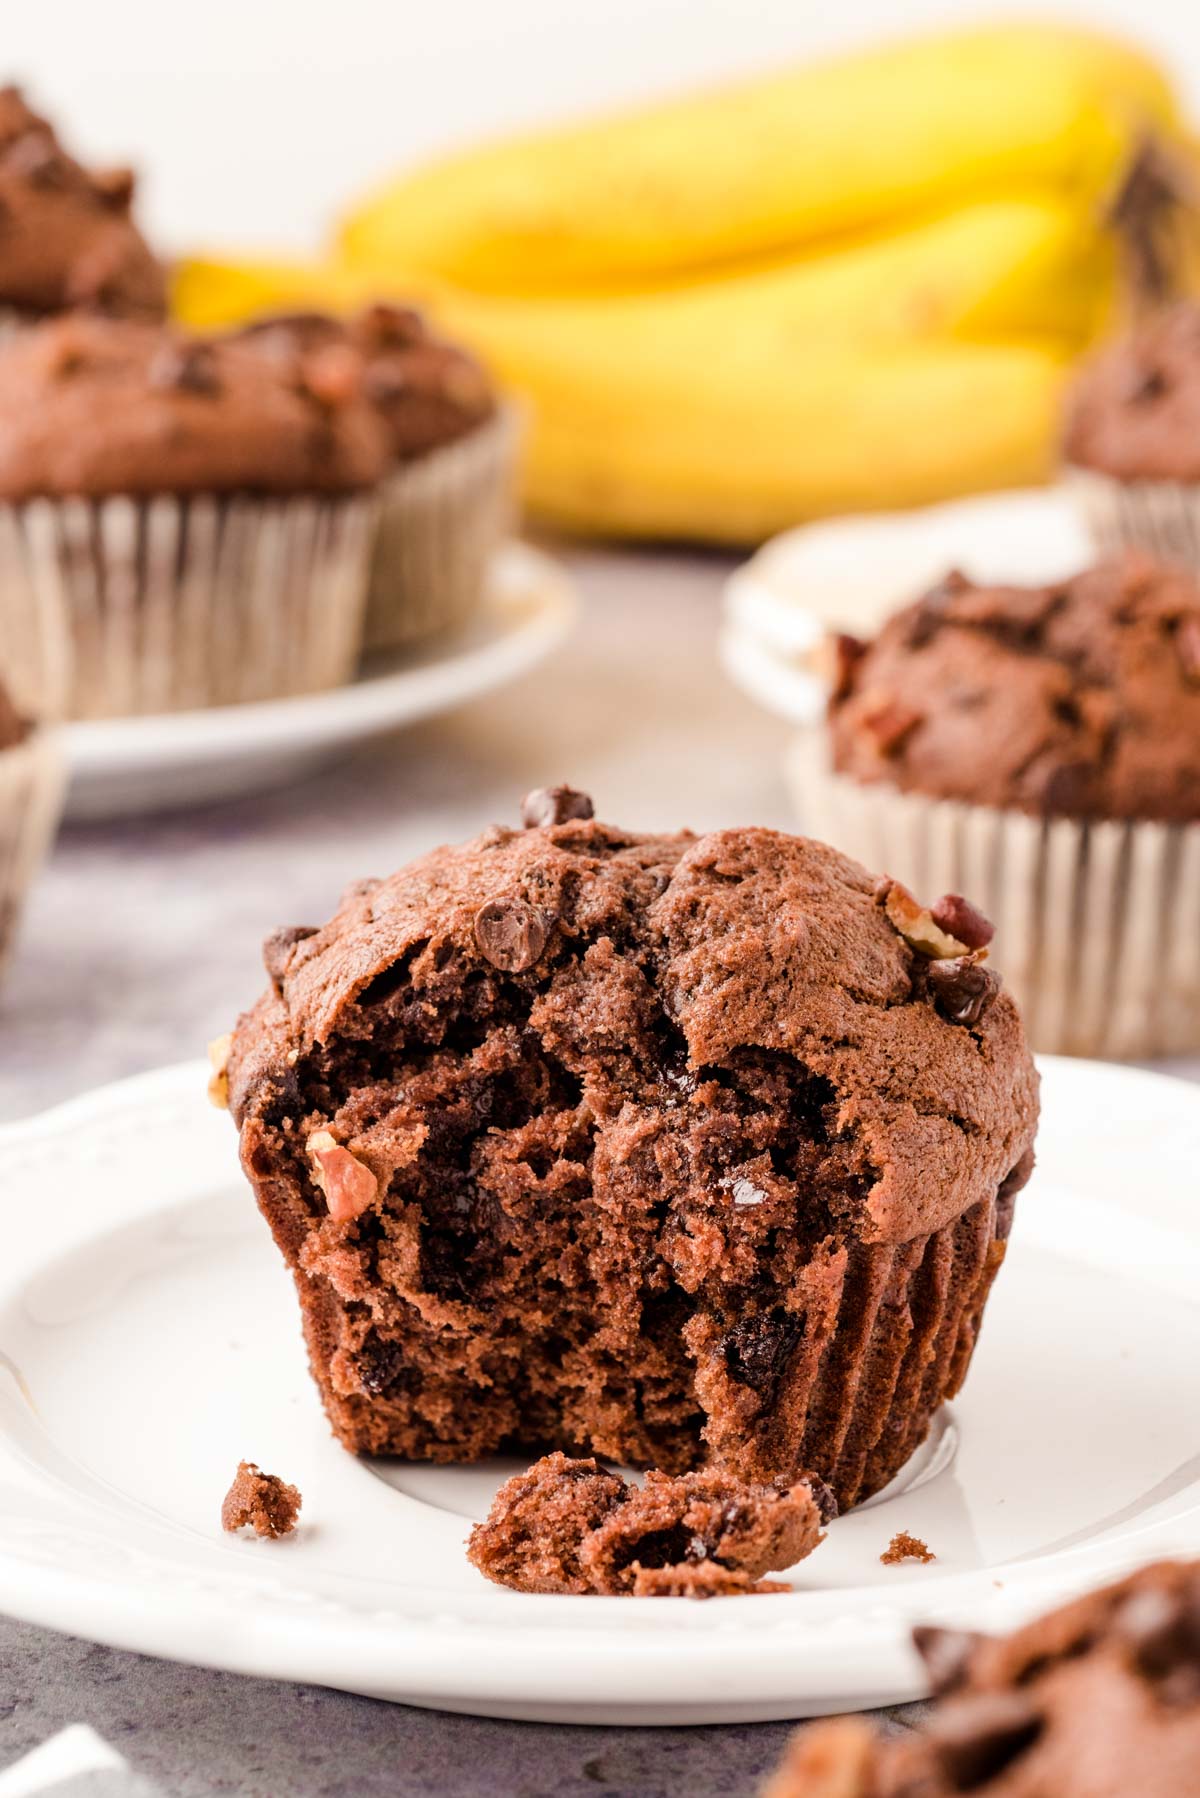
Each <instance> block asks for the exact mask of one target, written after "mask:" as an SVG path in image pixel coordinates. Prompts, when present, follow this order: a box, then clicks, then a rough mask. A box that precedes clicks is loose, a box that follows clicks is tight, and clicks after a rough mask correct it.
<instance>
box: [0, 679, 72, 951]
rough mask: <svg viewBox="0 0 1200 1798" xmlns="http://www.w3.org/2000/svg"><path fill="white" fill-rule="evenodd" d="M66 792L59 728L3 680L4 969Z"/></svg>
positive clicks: (0, 830)
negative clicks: (31, 714)
mask: <svg viewBox="0 0 1200 1798" xmlns="http://www.w3.org/2000/svg"><path fill="white" fill-rule="evenodd" d="M62 794H63V770H62V762H61V758H60V756H59V752H58V747H57V745H56V743H55V741H54V737H53V733H52V732H50V731H48V730H47V729H45V728H44V727H43V726H41V725H39V724H34V723H32V722H31V721H30V720H29V719H28V718H27V717H26V716H24V711H23V709H18V706H17V704H16V702H15V701H14V700H13V698H12V697H11V696H10V693H9V690H8V688H7V686H5V685H4V684H3V683H2V682H0V973H2V972H3V969H4V965H5V963H6V962H7V960H8V958H9V956H10V954H11V952H12V948H13V944H14V942H15V940H16V934H17V927H18V925H19V923H20V919H21V914H22V911H23V909H24V905H25V900H26V896H27V894H28V891H29V887H30V884H31V883H32V881H33V878H34V875H35V874H36V873H37V871H38V869H39V868H40V866H41V864H42V861H43V859H44V857H45V854H46V851H47V849H48V848H49V847H50V842H51V840H52V838H53V835H54V831H55V828H56V826H57V824H58V818H59V812H60V810H61V808H62Z"/></svg>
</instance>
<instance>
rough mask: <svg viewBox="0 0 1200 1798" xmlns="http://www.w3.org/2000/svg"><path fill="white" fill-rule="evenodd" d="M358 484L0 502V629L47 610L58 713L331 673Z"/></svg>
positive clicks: (272, 690)
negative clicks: (346, 489)
mask: <svg viewBox="0 0 1200 1798" xmlns="http://www.w3.org/2000/svg"><path fill="white" fill-rule="evenodd" d="M374 516H375V501H374V499H373V497H370V496H364V495H361V494H354V495H350V496H340V495H339V496H331V497H315V496H307V495H306V496H303V497H297V498H287V499H263V498H257V497H249V496H240V495H232V496H228V495H216V494H199V495H188V496H179V497H177V496H174V495H156V496H154V497H152V498H148V499H141V498H134V497H125V496H122V497H116V498H111V499H84V498H68V499H37V500H30V501H27V502H26V503H24V504H21V505H0V639H2V640H3V641H4V642H5V644H6V645H8V646H9V647H10V649H11V651H12V653H13V654H15V656H16V658H17V667H16V670H15V673H14V685H15V686H16V688H17V689H18V690H19V689H20V687H21V684H22V675H23V674H27V671H26V670H23V669H22V667H21V657H22V648H23V646H28V645H31V644H32V643H33V642H34V641H35V638H36V634H37V625H38V621H39V620H40V619H44V618H45V617H46V616H47V614H48V613H51V612H54V611H57V612H58V613H59V614H60V615H61V617H62V619H63V621H64V628H65V634H66V638H67V647H68V651H69V657H70V663H71V672H70V675H69V679H68V692H67V699H66V703H65V706H64V712H65V715H66V716H67V717H71V718H101V717H115V716H122V715H127V714H130V713H146V712H170V711H183V710H190V709H191V708H193V707H200V706H217V705H236V704H241V703H245V702H248V701H253V700H263V699H281V698H286V697H288V696H291V695H294V694H300V693H316V692H320V691H322V690H324V689H326V688H329V687H337V686H341V685H344V684H345V682H347V681H348V680H349V679H350V678H351V676H352V675H353V673H354V671H355V667H356V665H357V661H358V657H359V652H360V649H361V645H362V625H363V614H364V606H365V603H366V588H367V576H368V569H369V557H370V551H371V540H372V529H373V523H374Z"/></svg>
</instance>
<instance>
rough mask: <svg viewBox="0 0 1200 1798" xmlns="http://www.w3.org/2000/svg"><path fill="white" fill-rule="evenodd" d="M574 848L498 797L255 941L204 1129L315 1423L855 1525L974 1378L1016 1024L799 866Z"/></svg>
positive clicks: (600, 832)
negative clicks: (239, 1204) (312, 912)
mask: <svg viewBox="0 0 1200 1798" xmlns="http://www.w3.org/2000/svg"><path fill="white" fill-rule="evenodd" d="M590 811H591V807H590V803H589V802H587V801H585V800H584V799H583V797H582V796H581V795H575V794H572V793H571V792H570V789H551V790H550V791H549V792H548V793H545V794H542V795H537V796H531V799H530V801H528V802H527V805H526V814H525V815H526V817H527V818H528V819H529V820H530V825H529V827H527V828H526V829H524V830H510V829H506V828H503V827H501V826H493V827H491V828H490V829H488V830H486V831H485V832H484V833H483V835H482V836H481V837H479V838H477V839H476V840H475V841H474V842H472V843H468V844H466V845H464V846H462V847H460V848H444V849H438V850H435V851H434V852H433V853H432V854H429V855H427V856H425V857H423V858H422V859H420V860H419V861H417V862H415V863H413V864H412V865H411V866H409V867H407V868H404V869H402V870H401V871H400V872H399V873H397V874H395V875H393V876H392V877H391V878H390V879H388V880H385V881H378V880H368V881H360V882H358V883H356V884H355V885H354V886H352V887H351V888H350V889H349V890H348V892H347V893H346V895H345V896H344V898H343V901H342V904H341V906H340V907H339V909H338V911H337V913H336V915H335V916H334V918H333V919H332V920H331V921H330V923H328V924H327V925H325V926H324V927H323V928H321V929H316V928H315V927H311V926H304V927H290V928H288V929H284V930H281V931H278V932H276V933H274V934H273V935H272V936H271V937H270V938H269V939H268V942H267V946H266V957H265V958H266V964H267V970H268V973H269V975H270V978H271V983H272V984H271V990H270V991H269V992H268V993H267V994H266V995H265V996H264V997H263V998H262V999H261V1000H260V1001H259V1003H258V1005H257V1006H256V1007H255V1008H254V1009H253V1010H252V1011H251V1012H250V1013H248V1014H247V1015H246V1016H244V1017H243V1018H242V1019H241V1021H240V1022H239V1025H238V1028H237V1030H236V1032H235V1034H234V1037H233V1041H232V1044H231V1046H230V1048H229V1050H228V1054H227V1056H226V1054H225V1053H224V1052H223V1053H222V1056H221V1067H220V1069H219V1070H218V1079H219V1080H221V1081H223V1082H224V1083H226V1084H225V1085H222V1086H221V1088H220V1096H222V1097H223V1096H224V1094H225V1091H226V1090H227V1093H228V1102H229V1106H230V1109H231V1111H232V1114H233V1117H234V1119H235V1121H236V1123H237V1125H238V1127H239V1129H240V1132H241V1154H242V1162H243V1166H244V1168H245V1171H246V1173H247V1176H248V1178H249V1180H250V1182H251V1185H252V1186H253V1188H254V1191H255V1194H256V1197H257V1200H258V1203H259V1206H260V1208H261V1209H262V1211H263V1213H264V1215H265V1217H266V1218H267V1221H268V1222H269V1224H270V1226H271V1228H272V1230H273V1232H274V1235H275V1238H276V1241H277V1243H278V1245H279V1247H280V1249H281V1250H282V1251H283V1254H284V1255H285V1257H286V1259H287V1261H288V1263H289V1265H290V1266H291V1268H292V1269H293V1272H294V1275H295V1279H296V1286H297V1291H298V1295H299V1299H300V1306H301V1311H302V1314H303V1319H304V1329H305V1335H306V1339H307V1344H308V1350H309V1356H310V1361H311V1365H312V1370H313V1374H314V1377H315V1379H316V1382H317V1385H318V1387H319V1388H320V1392H321V1396H322V1399H323V1402H324V1404H325V1408H326V1411H327V1413H328V1415H329V1419H330V1422H331V1424H332V1426H333V1429H334V1431H335V1433H336V1434H337V1435H338V1436H339V1437H340V1439H341V1440H342V1442H343V1443H344V1444H345V1445H346V1447H348V1448H350V1449H352V1450H355V1451H358V1452H370V1453H391V1454H399V1455H405V1456H408V1457H411V1458H417V1459H432V1460H441V1461H454V1460H474V1459H477V1458H479V1457H481V1456H485V1455H488V1454H491V1453H494V1452H496V1451H497V1450H499V1449H501V1448H506V1449H514V1450H517V1451H519V1450H520V1449H521V1448H527V1449H533V1450H535V1451H537V1452H541V1451H542V1450H544V1449H546V1448H555V1447H557V1448H561V1449H564V1450H566V1451H568V1452H580V1451H582V1452H584V1453H589V1452H590V1453H594V1454H598V1455H602V1456H604V1457H606V1458H608V1459H611V1460H616V1461H624V1462H626V1463H629V1464H633V1465H639V1466H655V1467H660V1468H663V1469H665V1470H666V1471H668V1472H671V1473H676V1472H683V1471H686V1470H688V1469H691V1468H695V1467H697V1466H700V1465H701V1464H704V1463H707V1464H709V1465H711V1466H713V1467H715V1468H719V1469H722V1470H724V1471H727V1472H730V1473H733V1474H736V1475H737V1476H738V1477H739V1478H742V1479H746V1480H757V1481H764V1482H771V1483H774V1482H777V1481H780V1480H782V1481H783V1482H785V1484H788V1485H790V1484H791V1483H793V1482H794V1481H795V1480H796V1479H797V1478H799V1477H800V1475H801V1474H802V1473H803V1472H804V1471H805V1470H808V1469H813V1470H815V1471H816V1472H817V1473H818V1474H819V1475H821V1476H822V1477H823V1478H825V1479H826V1480H828V1481H829V1483H830V1484H831V1486H832V1487H833V1489H834V1492H835V1494H836V1497H837V1500H838V1503H839V1504H841V1505H843V1506H845V1505H847V1504H851V1503H853V1502H854V1501H855V1500H856V1499H857V1498H861V1497H864V1496H866V1495H867V1494H868V1493H870V1492H873V1491H876V1490H877V1489H878V1488H879V1487H880V1486H882V1485H884V1484H885V1483H886V1482H887V1480H889V1479H890V1478H891V1477H892V1475H893V1474H894V1473H895V1472H896V1471H897V1470H898V1469H899V1468H900V1467H901V1466H902V1465H903V1463H904V1462H905V1460H907V1458H908V1456H909V1455H910V1454H911V1453H912V1451H913V1449H914V1448H915V1447H916V1446H917V1444H918V1443H919V1442H920V1441H921V1439H922V1438H923V1436H924V1434H925V1432H926V1430H927V1428H928V1425H929V1421H930V1418H931V1417H932V1415H933V1413H934V1411H935V1410H936V1408H937V1407H938V1405H939V1404H940V1403H941V1402H942V1400H943V1399H944V1398H946V1397H948V1396H950V1395H951V1394H952V1393H953V1392H954V1391H956V1390H957V1388H958V1386H959V1385H960V1383H961V1381H962V1379H963V1377H964V1375H965V1372H966V1369H967V1365H968V1362H969V1360H970V1357H971V1353H972V1349H973V1347H974V1342H975V1337H976V1332H977V1329H978V1325H979V1320H980V1316H981V1313H982V1309H983V1305H984V1301H985V1299H986V1296H987V1291H988V1287H989V1285H990V1282H991V1280H992V1277H993V1276H994V1274H995V1272H996V1269H997V1268H998V1266H999V1264H1000V1262H1001V1260H1002V1259H1003V1256H1004V1249H1005V1238H1006V1236H1007V1233H1008V1229H1009V1226H1010V1224H1011V1217H1012V1202H1013V1197H1014V1195H1015V1192H1016V1190H1017V1189H1018V1187H1019V1186H1020V1185H1021V1184H1023V1182H1024V1180H1025V1179H1026V1178H1027V1176H1028V1172H1029V1170H1030V1167H1031V1165H1032V1142H1033V1136H1034V1130H1035V1125H1036V1115H1037V1078H1036V1075H1035V1073H1034V1070H1033V1067H1032V1063H1031V1060H1030V1057H1029V1054H1028V1051H1027V1049H1026V1046H1025V1042H1024V1038H1023V1035H1022V1030H1021V1025H1020V1021H1019V1018H1018V1016H1017V1013H1016V1010H1015V1007H1014V1006H1013V1004H1012V1001H1011V1000H1010V999H1009V997H1008V995H1007V994H1006V993H1005V992H1004V991H1003V990H1000V989H999V988H998V983H996V982H995V980H994V977H992V976H988V978H987V980H986V981H985V982H984V984H985V986H986V988H987V991H986V995H985V997H984V998H983V999H982V1000H981V999H980V998H979V995H978V993H977V992H975V990H974V989H975V985H976V976H977V975H979V974H982V973H985V972H986V970H985V969H983V968H981V967H980V966H979V962H980V960H981V958H982V955H983V952H984V951H983V947H982V946H979V945H978V944H977V943H976V945H974V946H973V945H972V944H970V943H968V942H966V941H965V940H962V939H956V938H955V937H954V936H953V935H952V934H950V933H949V932H946V931H943V932H940V933H939V937H938V939H937V941H936V942H935V940H934V938H933V937H932V936H931V935H930V931H931V930H932V931H936V930H938V926H937V925H936V924H935V923H934V922H933V918H932V914H931V913H926V912H924V911H923V910H922V909H921V908H920V907H917V906H916V905H915V903H914V902H913V901H912V900H911V897H910V896H908V895H906V894H904V893H903V890H902V889H897V888H895V886H894V884H893V883H891V882H886V881H885V882H882V883H878V882H876V881H875V880H873V879H872V877H871V876H870V875H869V874H867V873H866V872H865V870H864V869H862V868H860V867H858V866H857V865H856V864H855V863H853V862H851V861H849V860H847V859H846V858H845V857H844V856H842V855H839V854H838V853H837V852H836V851H834V850H832V849H829V848H826V847H825V846H824V845H822V844H819V843H814V842H809V841H806V840H804V839H802V838H798V837H790V836H785V835H783V834H781V833H777V832H773V831H767V830H754V829H749V830H728V831H721V832H717V833H714V834H713V835H710V836H706V837H700V838H696V837H693V836H691V835H688V834H686V833H683V834H680V835H676V836H664V837H652V836H638V835H634V834H632V833H630V832H626V831H622V830H618V829H616V828H614V827H612V826H610V825H605V824H600V823H597V822H595V821H594V820H593V819H592V818H591V816H590ZM581 814H582V815H581ZM943 915H944V916H946V917H949V916H950V914H949V913H945V912H944V913H943ZM955 915H956V917H957V921H958V924H959V928H961V929H963V930H965V931H967V934H968V935H975V936H976V937H977V936H978V930H975V931H972V929H971V926H970V923H969V921H967V922H964V921H963V919H962V917H958V915H957V914H955ZM982 923H983V921H982V920H978V924H980V925H982ZM919 941H924V943H925V947H924V948H922V947H918V946H915V945H916V944H917V943H918V942H919ZM938 957H948V958H949V960H952V961H953V962H954V963H955V964H956V966H958V968H959V973H960V974H961V976H962V979H963V980H965V981H966V983H967V984H968V985H969V986H970V987H971V988H972V993H971V995H970V996H969V1002H966V1001H964V999H963V997H962V993H961V991H960V990H959V988H958V987H957V986H956V984H955V976H953V975H951V976H950V977H949V979H948V981H947V985H948V988H949V991H948V992H947V991H943V990H941V989H940V988H939V987H937V986H936V985H935V984H934V983H933V981H932V980H931V973H930V971H931V969H932V968H933V967H934V966H935V965H937V958H938ZM947 965H948V964H947Z"/></svg>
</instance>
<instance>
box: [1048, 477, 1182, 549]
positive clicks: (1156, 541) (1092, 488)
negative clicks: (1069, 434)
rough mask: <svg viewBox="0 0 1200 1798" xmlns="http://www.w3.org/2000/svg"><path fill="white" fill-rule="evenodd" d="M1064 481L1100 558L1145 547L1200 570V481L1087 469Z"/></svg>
mask: <svg viewBox="0 0 1200 1798" xmlns="http://www.w3.org/2000/svg"><path fill="white" fill-rule="evenodd" d="M1064 479H1065V481H1066V484H1067V487H1068V489H1069V491H1070V492H1071V494H1072V496H1073V497H1074V499H1075V501H1076V503H1077V504H1078V506H1079V509H1080V511H1081V512H1082V514H1083V517H1084V520H1085V522H1086V524H1087V528H1088V532H1089V535H1090V536H1091V538H1092V541H1093V543H1094V544H1095V545H1096V548H1097V550H1098V551H1099V552H1100V554H1101V555H1105V556H1110V555H1116V554H1118V553H1119V552H1120V551H1121V550H1124V549H1142V550H1146V551H1147V552H1148V553H1149V554H1150V555H1152V556H1156V557H1157V558H1158V559H1159V561H1162V562H1178V563H1183V564H1184V565H1185V566H1186V567H1189V568H1192V569H1195V570H1197V571H1200V482H1194V481H1117V480H1114V479H1113V478H1112V477H1111V476H1110V475H1102V474H1094V473H1093V472H1092V471H1091V470H1090V469H1086V468H1068V469H1067V471H1066V473H1065V476H1064Z"/></svg>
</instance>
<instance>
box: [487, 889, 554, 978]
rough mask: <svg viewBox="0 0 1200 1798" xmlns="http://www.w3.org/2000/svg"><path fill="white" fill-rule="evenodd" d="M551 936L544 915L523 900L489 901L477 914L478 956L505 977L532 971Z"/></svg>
mask: <svg viewBox="0 0 1200 1798" xmlns="http://www.w3.org/2000/svg"><path fill="white" fill-rule="evenodd" d="M549 934H550V931H549V926H548V925H547V923H546V918H545V914H544V913H543V912H540V911H537V910H535V908H534V907H533V906H532V905H527V904H526V902H525V900H524V899H489V900H488V901H487V902H486V904H484V905H481V906H480V908H479V910H478V911H477V912H476V913H475V941H476V944H477V945H478V948H479V953H480V954H481V955H482V956H484V958H485V959H486V960H487V961H490V962H491V964H492V966H493V967H494V968H499V969H500V971H501V973H503V974H523V973H524V972H525V971H526V969H527V968H532V967H533V965H534V963H535V962H536V961H538V960H539V959H540V957H541V954H542V951H543V949H544V948H545V947H546V941H547V938H548V937H549Z"/></svg>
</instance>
